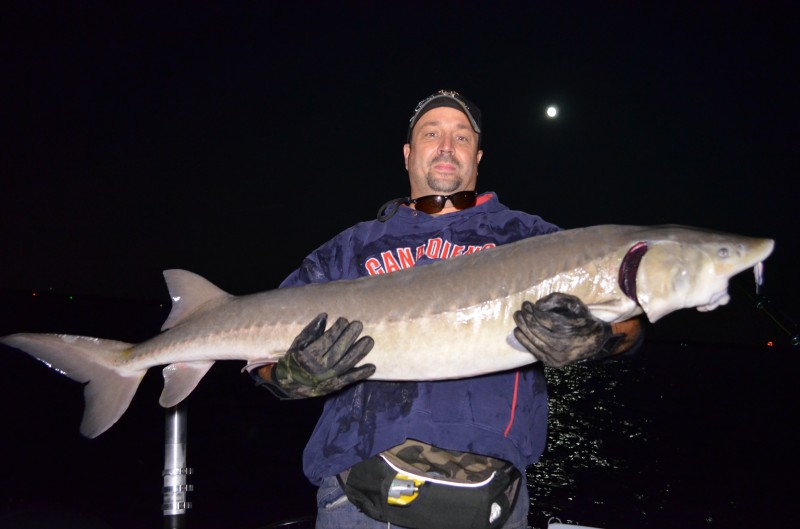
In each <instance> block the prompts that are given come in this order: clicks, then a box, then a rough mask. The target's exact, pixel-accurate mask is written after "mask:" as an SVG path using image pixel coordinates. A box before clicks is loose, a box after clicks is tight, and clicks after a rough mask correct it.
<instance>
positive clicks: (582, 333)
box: [514, 292, 641, 367]
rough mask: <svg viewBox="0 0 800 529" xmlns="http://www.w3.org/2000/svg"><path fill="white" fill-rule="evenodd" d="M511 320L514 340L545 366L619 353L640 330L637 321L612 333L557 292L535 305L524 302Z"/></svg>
mask: <svg viewBox="0 0 800 529" xmlns="http://www.w3.org/2000/svg"><path fill="white" fill-rule="evenodd" d="M514 321H515V322H516V323H517V327H516V328H515V329H514V337H515V338H516V339H517V341H519V343H521V344H522V345H523V346H524V347H525V348H526V349H527V350H528V351H530V352H531V354H532V355H533V356H535V357H536V358H537V359H538V360H540V361H541V362H542V363H543V364H544V365H546V366H548V367H563V366H565V365H568V364H572V363H574V362H578V361H580V360H585V359H588V358H602V357H605V356H609V355H612V354H616V353H619V352H621V351H622V350H626V349H628V348H630V347H632V346H633V345H635V344H636V342H637V341H638V340H639V338H640V330H641V329H640V325H639V323H638V320H626V321H627V322H632V323H629V324H627V325H623V326H621V327H620V329H619V331H618V333H616V334H615V331H617V329H612V326H611V325H610V324H608V323H605V322H604V321H602V320H599V319H597V318H595V317H594V316H592V314H591V312H589V309H588V308H587V307H586V305H584V304H583V302H582V301H581V300H580V299H578V298H577V297H575V296H572V295H569V294H562V293H560V292H556V293H553V294H549V295H547V296H545V297H543V298H542V299H540V300H539V301H537V302H536V303H535V304H533V303H530V302H529V301H525V302H524V303H523V304H522V310H519V311H517V312H515V313H514ZM634 333H635V336H633V337H631V335H632V334H634Z"/></svg>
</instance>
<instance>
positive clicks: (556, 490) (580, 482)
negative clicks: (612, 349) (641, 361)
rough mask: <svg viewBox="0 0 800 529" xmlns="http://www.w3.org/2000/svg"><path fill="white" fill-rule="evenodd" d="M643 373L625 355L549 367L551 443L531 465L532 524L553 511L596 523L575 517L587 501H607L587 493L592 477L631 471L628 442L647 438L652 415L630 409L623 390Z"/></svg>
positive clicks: (564, 518) (542, 522)
mask: <svg viewBox="0 0 800 529" xmlns="http://www.w3.org/2000/svg"><path fill="white" fill-rule="evenodd" d="M641 373H642V371H641V370H638V369H637V370H636V371H634V370H633V369H632V367H631V365H630V363H628V362H625V361H609V362H605V363H592V364H578V365H572V366H568V367H566V368H563V369H547V370H546V373H545V376H546V378H547V383H548V391H549V394H550V402H549V406H550V413H549V432H548V444H547V449H546V451H545V453H544V455H543V456H542V458H541V460H540V462H539V464H537V465H534V466H532V467H529V469H528V483H529V484H530V487H529V488H530V496H531V513H532V517H531V521H532V522H534V521H536V522H537V524H536V525H534V527H545V526H546V521H547V520H548V519H549V518H550V517H554V516H555V517H558V518H560V519H561V521H562V522H564V523H585V524H587V525H592V524H595V523H597V521H592V520H576V519H574V518H575V517H576V516H578V517H579V516H580V514H581V513H583V512H586V511H587V509H586V504H587V503H590V504H593V505H594V506H595V507H596V506H598V505H603V504H604V503H605V502H606V499H604V497H603V495H599V494H590V495H588V496H586V495H585V490H586V488H587V483H588V482H597V481H598V478H601V479H600V480H602V479H608V477H609V476H614V475H620V476H621V475H624V474H626V473H629V472H631V468H630V460H629V459H628V458H627V457H626V453H625V452H627V449H626V448H624V447H627V448H628V449H630V448H631V447H632V446H633V445H636V444H637V443H642V442H644V440H645V431H646V429H645V425H646V424H647V422H648V419H647V418H645V417H643V416H641V415H640V414H638V412H637V411H636V410H629V409H628V408H629V405H628V402H627V400H626V399H625V398H620V397H621V395H620V394H621V393H628V392H627V391H625V389H626V388H625V387H623V386H631V385H634V386H635V385H636V384H638V382H639V381H640V377H641Z"/></svg>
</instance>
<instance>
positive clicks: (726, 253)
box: [717, 248, 731, 259]
mask: <svg viewBox="0 0 800 529" xmlns="http://www.w3.org/2000/svg"><path fill="white" fill-rule="evenodd" d="M730 253H731V252H730V250H728V249H727V248H720V249H719V250H717V256H719V258H720V259H727V258H728V256H729V255H730Z"/></svg>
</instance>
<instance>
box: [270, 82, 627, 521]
mask: <svg viewBox="0 0 800 529" xmlns="http://www.w3.org/2000/svg"><path fill="white" fill-rule="evenodd" d="M481 139H482V134H481V116H480V111H479V110H478V108H477V107H476V106H475V105H473V104H472V103H471V102H469V101H468V100H467V99H466V98H464V97H463V96H461V95H460V94H458V93H456V92H453V91H444V90H443V91H439V92H437V93H435V94H433V95H431V96H430V97H428V98H427V99H425V100H423V101H421V102H420V103H419V105H418V106H417V107H416V109H415V110H414V114H413V116H412V118H411V121H410V124H409V132H408V143H406V144H405V145H404V147H403V154H404V157H405V167H406V169H407V171H408V175H409V183H410V189H411V194H410V197H409V198H408V199H398V200H395V201H391V202H389V203H387V205H385V206H384V207H383V208H381V211H379V218H378V219H377V220H373V221H370V222H363V223H360V224H357V225H356V226H353V227H351V228H349V229H348V230H345V231H344V232H342V233H340V234H339V235H337V236H336V237H334V238H333V239H332V240H330V241H329V242H327V243H325V244H324V245H322V246H321V247H320V248H318V249H317V250H315V251H314V252H312V253H311V254H310V255H309V256H308V257H307V258H306V259H305V260H304V262H303V264H302V266H301V267H300V268H299V269H298V270H296V271H295V272H294V273H292V274H291V275H290V276H289V277H288V278H287V279H286V280H285V281H284V283H283V284H282V285H281V286H293V285H302V284H307V283H316V282H325V281H335V280H340V279H353V278H356V277H362V276H367V275H372V274H382V273H387V272H392V271H394V270H396V269H399V268H404V267H407V266H421V265H424V264H426V263H429V262H431V261H433V260H435V259H442V258H450V257H456V256H458V255H460V254H465V253H471V252H474V251H484V250H485V249H489V248H491V247H494V246H496V245H499V244H506V243H510V242H514V241H516V240H519V239H523V238H526V237H531V236H536V235H543V234H547V233H551V232H554V231H556V230H558V228H557V227H556V226H554V225H553V224H550V223H547V222H545V221H544V220H542V219H541V218H540V217H538V216H534V215H529V214H526V213H522V212H517V211H511V210H509V209H508V208H506V207H505V206H503V205H502V204H501V203H500V202H499V201H498V199H497V197H496V195H494V194H493V193H484V194H480V195H478V194H477V193H476V192H475V189H476V185H477V176H478V165H479V163H480V161H481V158H482V157H483V151H482V150H481V148H480V143H481ZM464 288H469V285H464ZM424 296H425V293H424V292H421V293H420V298H421V302H422V303H424ZM386 303H392V300H390V299H388V300H386ZM548 303H549V305H548ZM342 316H347V315H346V314H345V315H342ZM515 321H516V323H517V325H518V327H517V329H515V332H514V334H515V336H516V338H517V339H518V340H519V342H520V343H521V344H522V345H524V346H525V347H526V348H527V349H528V350H530V351H531V352H532V354H534V355H535V356H536V357H537V358H539V359H540V360H542V362H543V363H545V364H546V365H553V366H560V365H565V364H567V363H570V362H572V361H575V360H579V359H583V358H587V357H591V356H604V355H608V354H615V353H618V352H620V351H623V350H626V349H629V348H630V347H631V346H632V345H633V344H635V343H636V341H637V339H638V338H639V336H640V332H639V325H638V322H637V321H636V320H631V321H630V322H623V324H621V325H619V326H618V327H617V328H613V329H612V328H611V326H610V325H608V324H604V323H602V322H599V321H598V320H596V319H594V318H593V317H592V316H591V315H590V314H589V313H588V311H587V309H586V308H585V306H583V305H582V303H580V301H578V300H577V299H576V298H573V297H572V296H565V295H556V296H554V297H553V298H552V299H550V300H548V301H546V302H539V303H537V304H536V305H532V304H530V303H526V304H525V305H524V306H523V307H521V310H520V311H518V312H517V313H516V314H515ZM325 325H326V319H325V315H320V317H318V318H317V319H315V320H314V321H313V322H312V323H311V324H310V325H309V326H308V327H307V328H306V329H305V330H304V331H303V333H301V335H300V336H298V338H297V339H296V340H295V342H294V343H293V344H292V347H291V348H290V349H289V352H288V353H287V355H286V357H285V358H284V359H282V360H281V362H279V363H278V364H276V365H275V366H267V367H264V368H262V369H260V370H259V371H258V372H257V376H256V379H257V380H258V381H259V382H260V383H263V384H264V385H266V386H267V387H268V388H269V389H270V390H271V391H273V392H274V393H275V394H277V395H278V396H280V397H283V398H297V397H306V396H316V395H321V394H326V393H331V395H330V397H329V398H328V400H327V401H326V403H325V406H324V410H323V413H322V416H321V418H320V420H319V422H318V424H317V427H316V428H315V430H314V432H313V434H312V436H311V439H310V441H309V443H308V445H307V447H306V450H305V452H304V457H303V464H304V471H305V473H306V475H307V476H308V478H309V479H310V480H311V481H312V482H313V483H315V484H317V485H318V486H319V487H320V489H319V492H318V515H317V528H320V529H333V528H342V529H344V528H350V529H352V528H361V527H363V528H372V527H375V528H377V527H386V522H385V521H378V519H380V520H386V519H387V518H385V517H384V516H391V514H384V513H377V514H376V513H374V512H371V510H372V507H375V508H376V509H377V510H380V509H382V507H381V505H377V507H376V506H375V505H370V504H369V501H368V500H364V501H363V502H362V501H361V500H362V499H363V498H368V497H370V494H371V492H369V491H368V492H366V493H365V494H364V495H361V494H360V491H359V487H360V486H361V485H359V484H363V483H366V487H367V488H369V485H370V484H369V476H370V474H369V473H368V472H370V471H375V469H379V470H380V469H381V468H383V466H381V465H384V466H385V465H386V462H391V461H394V462H397V463H398V464H402V463H403V462H404V461H405V460H404V457H405V456H407V455H408V454H409V453H411V454H412V455H413V457H412V458H418V459H419V460H420V461H412V462H410V464H411V463H420V462H421V463H423V467H424V465H428V466H429V467H430V465H436V460H437V458H439V456H440V455H442V454H444V456H445V460H446V465H445V466H450V467H458V468H459V470H463V468H461V466H460V463H461V462H463V461H465V460H469V461H480V462H482V463H483V464H484V466H485V467H487V468H489V469H490V470H491V471H492V472H493V473H492V474H491V475H492V476H495V475H497V474H502V472H503V471H505V470H508V469H511V471H510V472H509V473H508V476H509V479H508V483H505V482H504V485H503V487H506V488H505V492H504V493H505V494H506V497H507V499H508V502H507V503H505V502H504V501H501V500H498V502H499V505H500V507H498V509H499V511H502V519H500V520H499V521H498V519H497V518H496V517H495V515H494V514H491V515H490V516H491V517H492V520H491V522H492V524H494V525H491V527H500V525H498V524H502V527H503V528H508V529H521V528H526V527H527V513H528V494H527V489H526V486H525V480H524V476H525V468H526V467H527V466H528V465H530V464H533V463H535V462H536V461H537V460H538V458H539V456H540V455H541V454H542V452H543V450H544V445H545V439H546V432H547V393H546V388H545V380H544V375H543V368H542V362H540V363H535V364H532V365H530V366H528V367H525V368H521V369H519V370H516V371H512V372H504V373H497V374H492V375H486V376H481V377H476V378H470V379H465V380H448V381H438V382H419V383H413V382H377V381H364V379H366V378H367V377H369V376H370V375H371V374H372V372H373V371H374V368H373V366H371V365H369V364H367V365H364V366H361V367H358V368H354V367H353V366H355V365H356V364H357V363H358V362H359V361H360V360H361V359H362V358H363V357H364V356H365V355H367V353H368V352H369V350H370V348H371V347H372V339H371V338H369V337H362V338H360V339H358V336H359V334H360V332H361V330H362V328H361V324H360V323H359V322H348V321H347V320H344V319H342V318H340V319H339V320H337V321H336V322H335V323H334V324H333V325H332V326H331V328H330V329H328V330H327V331H325ZM565 329H566V330H572V329H578V330H580V331H581V332H583V334H590V335H591V336H592V337H594V341H591V340H590V341H589V342H590V343H591V345H586V343H587V342H586V341H584V340H582V341H581V345H580V346H575V347H573V346H572V345H571V340H570V338H569V337H568V334H569V333H566V332H564V331H565ZM426 339H435V337H425V336H409V341H408V347H409V348H413V347H414V343H415V342H416V341H420V340H426ZM323 358H325V360H322V359H323ZM366 358H367V361H368V360H369V357H368V356H367V357H366ZM380 456H384V457H382V458H379V457H380ZM462 466H463V465H462ZM477 466H481V465H477ZM367 467H369V469H370V470H369V471H366V470H364V469H365V468H367ZM415 468H417V467H415ZM426 468H428V467H426ZM437 471H439V472H445V471H444V470H442V469H441V468H439V469H437ZM495 471H497V472H495ZM392 472H393V471H392ZM392 475H394V474H392ZM364 476H367V477H366V478H365V477H364ZM355 477H358V479H356V478H355ZM390 477H391V476H390ZM471 479H472V478H471ZM515 480H516V481H515ZM401 481H402V480H401ZM356 482H357V483H356ZM396 482H397V480H394V481H392V487H394V485H395V483H396ZM410 487H411V489H413V490H412V492H409V493H408V494H407V495H406V496H402V495H401V496H402V497H403V498H405V499H404V500H403V501H406V502H408V503H406V504H401V505H403V507H396V508H395V511H397V512H400V513H401V514H403V515H404V514H405V513H407V512H411V509H410V508H408V506H409V505H414V501H415V497H416V496H415V491H416V490H417V489H416V488H415V487H414V485H413V484H410ZM345 490H347V491H348V494H347V495H345ZM444 490H445V494H446V495H447V494H450V493H449V492H448V491H450V490H455V489H444ZM385 494H386V493H385V491H384V495H385ZM389 494H390V495H391V491H390V493H389ZM420 494H421V493H420ZM453 494H456V492H453ZM348 496H349V497H350V499H348ZM351 499H353V501H356V502H358V503H359V505H358V507H356V506H355V505H354V504H353V503H352V502H351V501H350V500H351ZM514 500H516V501H514ZM381 501H384V502H385V501H386V498H383V500H380V501H377V502H376V503H381ZM391 502H392V501H391V500H389V503H391ZM419 503H420V504H421V503H422V502H419ZM496 503H497V502H496ZM446 504H447V502H444V503H441V505H442V506H443V507H442V508H441V509H436V508H435V509H434V510H433V513H434V514H429V515H428V516H434V515H438V514H441V513H444V514H445V515H446V516H447V517H448V518H446V520H449V519H450V518H449V517H451V516H452V517H455V516H457V514H458V512H460V511H462V510H464V509H466V508H467V507H466V506H465V507H464V509H461V508H457V507H455V508H454V507H453V506H452V505H450V506H447V507H445V506H444V505H446ZM494 507H495V505H493V506H492V508H494ZM359 509H360V510H359ZM362 511H364V512H370V513H371V515H372V516H374V517H377V519H373V518H372V517H370V516H367V515H366V514H364V513H363V512H362ZM388 519H389V520H391V518H388ZM401 519H404V518H401ZM488 521H489V520H487V522H488ZM395 523H396V525H393V526H395V527H397V526H401V525H402V524H400V523H399V522H395ZM411 523H412V525H413V524H416V523H417V522H416V521H413V522H411ZM420 524H422V525H418V526H420V527H421V526H424V525H425V523H424V521H423V522H420ZM440 526H442V527H454V525H453V524H451V523H449V522H448V521H445V522H440ZM487 527H489V525H487Z"/></svg>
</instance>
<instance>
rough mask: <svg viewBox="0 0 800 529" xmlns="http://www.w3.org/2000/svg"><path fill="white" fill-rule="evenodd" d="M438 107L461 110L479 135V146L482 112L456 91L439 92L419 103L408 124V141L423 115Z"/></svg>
mask: <svg viewBox="0 0 800 529" xmlns="http://www.w3.org/2000/svg"><path fill="white" fill-rule="evenodd" d="M437 107H450V108H455V109H456V110H460V111H461V112H463V113H464V114H466V116H467V118H469V122H470V123H471V124H472V128H473V129H474V130H475V132H477V133H478V144H480V139H481V136H482V134H481V111H480V109H478V107H476V106H475V105H474V104H473V103H472V102H471V101H470V100H469V99H467V98H466V97H464V96H462V95H461V94H459V93H458V92H456V91H455V90H439V91H438V92H436V93H435V94H432V95H429V96H428V97H426V98H425V99H423V100H422V101H420V102H419V103H417V107H416V108H415V109H414V114H413V115H412V116H411V119H410V120H409V123H408V138H407V140H406V141H408V142H409V143H410V142H411V131H412V130H413V129H414V125H416V124H417V121H419V118H421V117H422V115H423V114H424V113H425V112H427V111H429V110H431V109H434V108H437Z"/></svg>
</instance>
